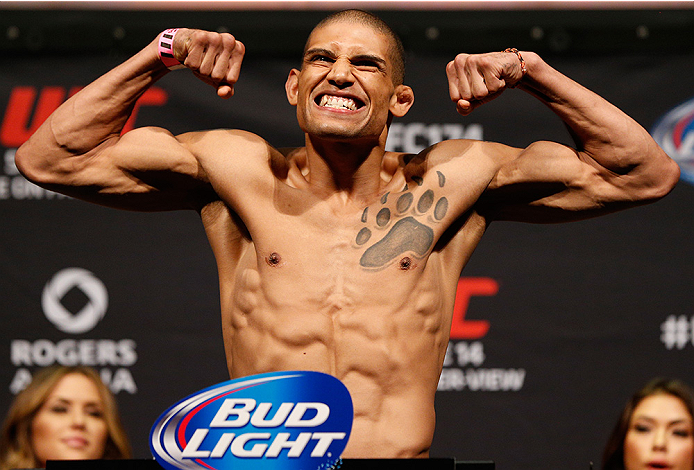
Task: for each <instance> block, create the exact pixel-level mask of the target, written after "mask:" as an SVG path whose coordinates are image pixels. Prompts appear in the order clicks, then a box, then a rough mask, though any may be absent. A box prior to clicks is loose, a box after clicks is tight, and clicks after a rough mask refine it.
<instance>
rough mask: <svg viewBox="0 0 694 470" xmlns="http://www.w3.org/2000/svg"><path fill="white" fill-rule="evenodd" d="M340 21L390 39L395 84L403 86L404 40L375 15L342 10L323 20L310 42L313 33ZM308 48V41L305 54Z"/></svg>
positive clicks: (315, 28) (314, 29)
mask: <svg viewBox="0 0 694 470" xmlns="http://www.w3.org/2000/svg"><path fill="white" fill-rule="evenodd" d="M340 21H347V22H353V23H359V24H362V25H365V26H369V27H371V28H373V29H374V30H375V31H377V32H378V33H380V34H383V35H384V36H386V37H387V38H388V41H389V43H390V46H389V47H388V54H389V56H390V60H391V62H392V64H393V83H395V84H396V85H402V84H403V82H404V80H405V48H404V47H403V45H402V40H401V39H400V36H398V34H397V33H396V32H395V31H394V30H393V28H391V27H390V26H389V25H388V23H386V22H385V21H383V20H382V19H381V18H379V17H378V16H376V15H375V14H373V13H371V12H368V11H365V10H358V9H351V10H342V11H338V12H335V13H331V14H330V15H328V16H326V17H325V18H323V19H322V20H321V21H320V22H319V23H318V24H317V25H316V26H315V27H314V28H313V29H312V30H311V34H309V40H310V38H311V36H312V35H313V32H314V31H316V30H318V29H320V28H322V27H323V26H327V25H330V24H332V23H337V22H340ZM307 48H308V40H307V41H306V45H305V46H304V54H306V50H307Z"/></svg>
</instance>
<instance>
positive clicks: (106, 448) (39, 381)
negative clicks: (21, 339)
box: [0, 366, 130, 470]
mask: <svg viewBox="0 0 694 470" xmlns="http://www.w3.org/2000/svg"><path fill="white" fill-rule="evenodd" d="M122 458H130V445H129V443H128V439H127V437H126V435H125V432H124V430H123V427H122V425H121V423H120V418H119V415H118V410H117V407H116V401H115V399H114V397H113V395H112V394H111V392H110V390H109V389H108V388H107V387H106V385H104V383H103V382H102V381H101V378H100V377H99V375H98V374H97V373H96V371H94V370H93V369H91V368H88V367H64V366H55V367H50V368H47V369H43V370H41V371H40V372H38V373H37V374H36V376H35V377H34V379H33V380H32V382H31V383H30V384H29V386H28V387H27V388H26V389H25V390H23V391H22V392H21V393H19V394H18V395H17V397H16V398H15V400H14V402H13V403H12V406H11V407H10V409H9V411H8V413H7V418H6V419H5V423H4V425H3V428H2V435H0V470H9V469H14V468H44V467H45V466H46V461H47V460H92V459H122Z"/></svg>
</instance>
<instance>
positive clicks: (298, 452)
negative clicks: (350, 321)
mask: <svg viewBox="0 0 694 470" xmlns="http://www.w3.org/2000/svg"><path fill="white" fill-rule="evenodd" d="M353 416H354V411H353V407H352V399H351V397H350V395H349V392H348V391H347V388H346V387H345V386H344V385H343V384H342V382H340V381H339V380H338V379H336V378H335V377H333V376H330V375H327V374H323V373H320V372H308V371H299V372H275V373H269V374H261V375H254V376H249V377H244V378H242V379H237V380H230V381H227V382H223V383H221V384H218V385H215V386H213V387H210V388H206V389H204V390H202V391H200V392H198V393H196V394H194V395H191V396H189V397H188V398H185V399H183V400H182V401H180V402H178V403H176V404H175V405H173V406H172V407H171V408H169V409H168V410H167V411H166V412H165V413H164V414H162V415H161V416H160V417H159V419H158V420H157V421H156V423H155V424H154V426H153V427H152V432H151V435H150V446H151V450H152V453H153V454H154V457H155V459H156V460H157V462H158V463H159V464H160V465H161V466H162V467H164V468H166V469H169V470H176V469H203V468H204V469H207V470H209V469H226V468H233V469H235V470H236V469H239V470H243V469H249V470H250V469H259V470H264V469H277V470H279V469H282V470H292V469H304V470H310V469H315V470H325V469H330V468H333V467H334V466H335V465H337V464H338V463H339V461H340V456H341V455H342V451H343V450H344V448H345V446H346V445H347V440H348V439H349V434H350V431H351V429H352V419H353Z"/></svg>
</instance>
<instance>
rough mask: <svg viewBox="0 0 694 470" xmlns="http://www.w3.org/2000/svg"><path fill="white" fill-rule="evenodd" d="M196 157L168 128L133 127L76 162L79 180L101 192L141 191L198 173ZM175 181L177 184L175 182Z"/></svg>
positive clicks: (169, 185)
mask: <svg viewBox="0 0 694 470" xmlns="http://www.w3.org/2000/svg"><path fill="white" fill-rule="evenodd" d="M201 174H202V173H201V169H200V167H199V164H198V162H197V160H196V158H195V157H194V156H193V154H192V153H190V151H188V150H187V149H186V148H185V147H184V146H183V145H182V144H181V143H180V142H179V141H178V140H177V139H176V137H174V136H173V135H172V134H171V133H170V132H168V131H166V130H164V129H160V128H152V127H147V128H139V129H134V130H132V131H130V132H128V133H126V134H124V135H123V136H122V137H120V138H118V139H113V140H112V141H110V142H109V141H107V142H104V144H102V146H101V148H96V149H95V150H94V151H93V152H90V153H89V154H87V155H85V156H84V157H83V159H82V161H81V162H79V163H78V164H77V165H76V175H78V178H80V179H81V180H82V181H76V183H78V184H79V183H82V184H86V185H90V186H95V188H98V189H99V191H100V192H106V193H109V192H112V193H142V192H150V191H156V190H166V189H171V188H172V187H176V186H180V184H181V183H182V182H183V181H186V180H189V182H190V183H189V184H194V181H197V180H199V179H200V177H201ZM174 183H176V184H174Z"/></svg>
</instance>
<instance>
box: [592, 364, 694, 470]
mask: <svg viewBox="0 0 694 470" xmlns="http://www.w3.org/2000/svg"><path fill="white" fill-rule="evenodd" d="M692 403H693V398H692V391H691V390H690V388H689V387H688V386H687V385H685V384H684V383H682V382H681V381H679V380H675V379H660V378H659V379H654V380H652V381H650V382H649V383H648V384H646V386H644V387H643V388H642V389H641V390H639V391H637V392H636V393H635V394H634V395H633V396H632V397H631V399H630V400H629V401H628V402H627V404H626V406H625V407H624V409H623V410H622V415H621V417H620V418H619V421H618V422H617V425H616V426H615V428H614V430H613V431H612V435H611V437H610V439H609V440H608V442H607V445H606V447H605V451H604V453H603V459H602V462H603V467H602V468H603V470H637V469H638V470H642V469H652V468H667V469H668V470H692V469H693V468H694V433H693V428H692V426H693V423H692V421H693V419H694V411H693V405H692Z"/></svg>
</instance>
